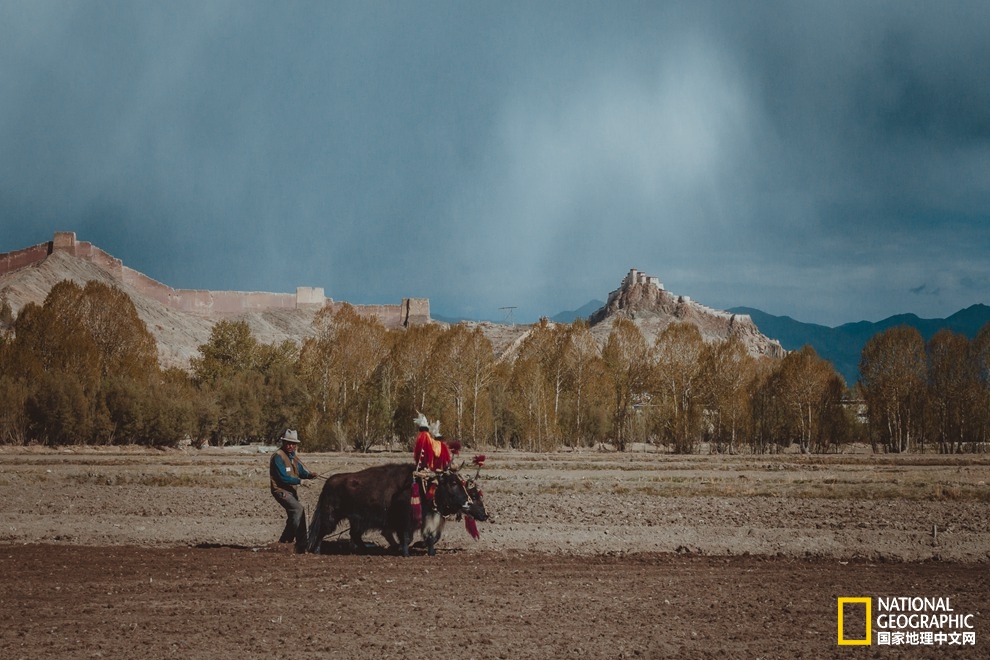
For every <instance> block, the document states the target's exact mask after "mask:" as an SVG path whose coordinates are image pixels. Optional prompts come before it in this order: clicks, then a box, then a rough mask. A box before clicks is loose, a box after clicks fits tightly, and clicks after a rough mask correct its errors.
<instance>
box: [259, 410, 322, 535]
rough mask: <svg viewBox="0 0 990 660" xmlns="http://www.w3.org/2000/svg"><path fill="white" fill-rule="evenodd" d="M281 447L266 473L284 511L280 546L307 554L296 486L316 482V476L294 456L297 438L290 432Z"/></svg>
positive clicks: (283, 437)
mask: <svg viewBox="0 0 990 660" xmlns="http://www.w3.org/2000/svg"><path fill="white" fill-rule="evenodd" d="M280 440H281V442H282V447H281V448H280V449H279V450H278V451H277V452H275V453H274V454H272V460H271V463H270V465H269V472H270V474H271V481H272V497H274V498H275V501H276V502H278V503H279V504H280V505H281V506H282V508H283V509H285V513H286V519H285V529H284V530H283V531H282V536H281V537H280V538H279V540H278V542H279V543H289V542H291V541H293V540H295V542H296V552H297V553H303V552H305V551H306V510H305V509H304V508H303V505H302V502H300V501H299V494H298V493H297V492H296V486H298V485H299V484H301V483H302V480H303V479H315V478H316V477H318V476H319V475H318V474H316V473H314V472H310V471H309V470H307V469H306V466H305V465H303V463H302V461H300V460H299V457H298V456H297V455H296V448H297V447H298V446H299V434H298V433H296V432H295V431H294V430H292V429H289V430H287V431H286V432H285V434H284V435H283V436H282V437H281V438H280Z"/></svg>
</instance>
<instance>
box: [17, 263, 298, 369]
mask: <svg viewBox="0 0 990 660" xmlns="http://www.w3.org/2000/svg"><path fill="white" fill-rule="evenodd" d="M62 280H73V281H75V282H77V283H79V284H85V283H86V282H88V281H90V280H96V281H99V282H103V283H105V284H108V285H111V286H115V287H117V288H119V289H121V290H122V291H124V292H125V293H126V294H127V295H128V296H130V298H131V300H132V301H133V302H134V306H135V307H136V308H137V312H138V316H140V317H141V320H142V321H144V323H145V325H147V326H148V330H149V331H150V332H151V334H152V335H153V336H154V337H155V341H157V342H158V357H159V360H160V362H161V363H162V366H165V367H173V366H174V367H180V368H186V367H188V366H189V359H190V358H192V357H194V356H195V355H197V354H198V349H199V346H200V345H202V344H205V343H206V342H207V340H209V338H210V331H211V329H212V328H213V324H214V323H215V322H216V321H217V320H219V318H220V317H216V318H214V317H212V316H209V315H203V314H190V313H185V312H180V311H177V310H174V309H171V308H169V307H167V306H165V305H163V304H162V303H160V302H158V301H157V300H154V299H153V298H149V297H148V296H145V295H143V294H141V293H140V292H139V291H137V290H136V289H134V288H133V287H130V286H128V285H127V284H125V283H122V282H120V281H119V280H117V279H115V278H114V277H112V276H111V275H110V274H109V273H107V272H106V271H105V270H103V269H102V268H100V267H99V266H96V265H94V264H92V263H90V262H88V261H86V260H84V259H79V258H77V257H73V256H71V255H69V254H65V253H62V252H54V253H52V254H50V255H49V256H48V257H47V258H45V259H44V260H43V261H40V262H38V263H36V264H32V265H30V266H27V267H24V268H20V269H18V270H14V271H12V272H9V273H5V274H3V275H0V298H3V299H6V300H7V301H8V302H9V303H10V306H11V308H12V309H13V311H14V314H15V315H16V314H17V313H18V312H19V311H20V309H21V308H22V307H23V306H24V305H26V304H27V303H29V302H34V303H37V304H42V303H43V302H44V301H45V297H46V296H47V295H48V292H49V291H50V290H51V288H52V287H53V286H55V284H57V283H58V282H60V281H62ZM315 316H316V311H315V310H307V309H294V310H277V311H267V312H249V313H245V314H241V315H239V316H237V317H236V319H238V320H244V321H246V322H247V323H248V325H249V326H250V327H251V330H252V332H254V335H255V336H256V337H257V338H258V340H259V341H261V342H263V343H278V342H282V341H284V340H285V339H292V340H294V341H297V342H300V343H301V341H302V339H303V338H305V337H307V336H310V335H311V334H312V333H313V330H312V323H313V319H314V318H315Z"/></svg>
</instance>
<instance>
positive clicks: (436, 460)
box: [412, 413, 451, 518]
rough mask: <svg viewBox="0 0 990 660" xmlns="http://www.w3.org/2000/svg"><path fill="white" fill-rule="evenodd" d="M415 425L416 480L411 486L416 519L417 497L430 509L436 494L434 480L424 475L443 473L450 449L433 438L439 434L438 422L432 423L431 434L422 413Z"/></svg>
mask: <svg viewBox="0 0 990 660" xmlns="http://www.w3.org/2000/svg"><path fill="white" fill-rule="evenodd" d="M415 421H416V425H417V427H418V428H419V435H417V436H416V444H415V445H414V446H413V462H414V463H415V464H416V480H415V483H414V484H413V498H412V502H413V509H414V513H413V516H414V518H416V517H418V515H417V511H416V509H417V507H418V506H419V495H420V493H422V496H423V499H425V500H426V503H427V504H428V505H429V506H430V507H431V508H432V507H433V506H434V503H433V494H434V492H436V488H437V482H436V478H434V477H432V476H429V475H428V474H424V473H436V472H443V471H444V470H446V469H447V468H448V467H450V461H451V456H450V449H449V448H448V447H447V444H446V443H445V442H443V441H442V440H438V439H437V438H435V437H433V436H434V434H435V435H439V434H440V420H437V421H436V422H434V425H433V433H431V432H430V423H429V421H428V420H427V419H426V416H425V415H423V413H419V415H418V416H417V417H416V420H415Z"/></svg>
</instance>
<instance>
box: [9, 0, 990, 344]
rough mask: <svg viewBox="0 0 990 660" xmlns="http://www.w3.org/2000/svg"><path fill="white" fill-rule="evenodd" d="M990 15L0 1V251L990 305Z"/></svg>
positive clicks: (876, 9)
mask: <svg viewBox="0 0 990 660" xmlns="http://www.w3.org/2000/svg"><path fill="white" fill-rule="evenodd" d="M988 34H990V3H987V2H985V1H984V0H978V1H973V2H952V1H951V0H945V1H940V2H920V1H919V2H912V1H910V0H896V1H890V2H871V1H869V0H857V1H848V2H847V1H843V0H830V1H829V2H803V1H798V0H794V1H792V2H760V1H758V0H756V1H752V2H735V1H728V0H727V1H724V2H706V1H704V0H692V1H690V2H660V1H656V0H654V1H648V2H635V1H632V0H629V1H623V2H614V1H612V2H601V3H598V2H541V1H539V0H529V1H524V2H512V1H504V2H503V1H500V2H464V1H462V0H458V1H451V2H430V1H425V0H423V1H419V0H418V1H416V2H371V1H367V0H361V1H354V2H332V1H329V0H321V1H319V2H306V1H303V0H295V1H293V2H284V1H282V0H278V1H275V0H272V1H259V0H196V1H192V2H186V1H183V0H170V1H169V2H165V3H162V2H157V1H156V2H145V1H142V0H127V1H124V2H115V1H112V0H101V1H100V2H91V1H88V0H87V1H80V2H73V1H70V0H58V1H51V0H0V252H8V251H12V250H17V249H21V248H25V247H29V246H32V245H36V244H38V243H43V242H45V241H48V240H51V238H52V235H53V233H54V232H55V231H74V232H76V235H77V238H78V239H79V240H82V241H89V242H91V243H93V244H94V245H96V246H98V247H100V248H102V249H104V250H105V251H107V252H109V253H110V254H112V255H114V256H115V257H118V258H120V259H122V260H123V262H124V264H125V265H126V266H129V267H131V268H133V269H135V270H138V271H140V272H142V273H144V274H146V275H148V276H150V277H152V278H154V279H156V280H159V281H161V282H163V283H165V284H167V285H169V286H172V287H174V288H195V289H212V290H240V291H272V292H293V291H295V288H296V287H297V286H315V287H323V288H324V290H325V294H326V295H327V296H328V297H330V298H333V299H335V300H344V301H348V302H352V303H357V304H396V303H398V302H400V301H401V299H402V298H407V297H415V298H429V299H430V305H431V311H432V312H433V313H434V314H435V315H444V316H448V317H467V318H475V319H493V320H500V319H503V318H504V315H505V314H506V310H505V308H509V307H512V308H514V309H513V320H514V321H516V322H529V321H534V320H536V319H537V318H539V317H540V316H543V315H546V316H553V315H554V314H557V313H558V312H561V311H565V310H573V309H577V308H579V307H581V306H582V305H584V304H585V303H587V302H588V301H590V300H592V299H596V298H597V299H600V300H604V299H605V298H606V297H607V296H608V293H609V292H610V291H612V290H613V289H616V288H617V287H618V286H619V284H620V283H621V281H622V278H623V277H624V276H625V275H626V273H627V272H628V271H629V269H630V268H636V269H638V270H640V271H643V272H646V273H647V274H649V275H654V276H656V277H659V278H660V280H661V281H662V282H663V283H664V285H665V286H666V288H667V289H668V290H669V291H672V292H674V293H677V294H682V295H688V296H691V298H692V299H694V300H697V301H698V302H701V303H703V304H705V305H708V306H711V307H715V308H719V309H726V308H730V307H735V306H750V307H756V308H759V309H761V310H763V311H766V312H768V313H771V314H776V315H787V316H791V317H793V318H795V319H798V320H800V321H805V322H812V323H823V324H826V325H838V324H841V323H845V322H851V321H858V320H870V321H877V320H881V319H883V318H885V317H887V316H890V315H893V314H898V313H908V312H912V313H915V314H918V315H919V316H921V317H923V318H939V317H944V316H948V315H950V314H952V313H953V312H955V311H958V310H959V309H962V308H964V307H967V306H969V305H972V304H975V303H990V259H988V258H987V257H988V256H990V48H988V47H987V35H988Z"/></svg>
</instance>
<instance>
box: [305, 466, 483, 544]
mask: <svg viewBox="0 0 990 660" xmlns="http://www.w3.org/2000/svg"><path fill="white" fill-rule="evenodd" d="M414 468H415V466H413V465H412V464H411V463H409V464H389V465H378V466H375V467H370V468H367V469H365V470H361V471H360V472H346V473H341V474H335V475H332V476H330V477H328V478H327V481H326V483H325V484H324V485H323V491H322V492H321V493H320V499H319V502H318V503H317V505H316V511H315V512H314V513H313V521H312V525H311V526H310V528H309V543H308V544H307V549H308V550H309V551H310V552H319V551H320V543H321V542H322V541H323V538H324V537H325V536H326V535H328V534H331V533H333V531H334V530H335V529H336V528H337V524H338V523H339V522H340V521H341V520H344V519H345V518H346V519H347V521H348V523H349V524H350V537H351V544H352V546H353V547H354V548H356V549H359V548H363V547H364V541H363V540H362V538H361V537H362V536H363V535H364V533H365V532H366V531H368V530H372V529H377V530H381V532H382V535H383V536H384V537H385V539H386V540H387V541H388V543H389V545H390V546H391V547H392V548H393V549H394V548H398V549H399V550H400V551H401V553H402V554H403V556H406V557H408V556H409V545H410V544H411V543H412V537H413V534H414V533H415V531H416V521H415V519H414V518H415V515H414V512H413V507H412V505H411V503H410V500H411V497H412V485H413V470H414ZM434 504H435V506H434V507H431V506H430V505H429V504H428V503H426V502H425V501H424V502H423V511H422V523H421V524H420V525H419V528H420V533H421V535H422V537H423V541H425V543H426V548H427V552H428V554H430V555H433V554H435V553H436V548H435V546H436V542H437V541H438V540H439V539H440V533H441V531H442V530H443V521H444V518H443V516H449V515H455V514H459V515H464V516H468V517H469V518H471V519H474V520H482V521H483V520H486V519H487V518H488V514H487V513H486V512H485V505H484V503H483V502H482V500H481V493H480V492H479V491H478V490H477V488H476V487H475V486H474V484H473V483H466V482H465V481H464V480H463V479H462V478H461V477H460V476H459V475H458V474H457V473H456V472H453V471H447V472H442V473H440V474H439V475H438V476H437V487H436V492H435V494H434ZM396 537H398V541H396Z"/></svg>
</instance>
